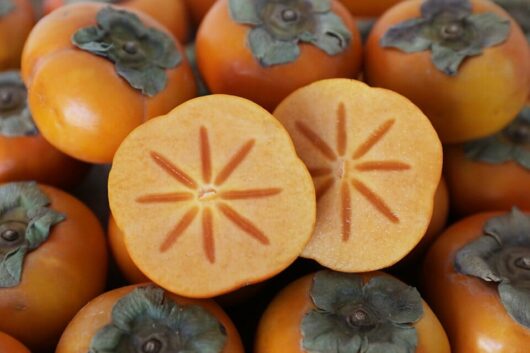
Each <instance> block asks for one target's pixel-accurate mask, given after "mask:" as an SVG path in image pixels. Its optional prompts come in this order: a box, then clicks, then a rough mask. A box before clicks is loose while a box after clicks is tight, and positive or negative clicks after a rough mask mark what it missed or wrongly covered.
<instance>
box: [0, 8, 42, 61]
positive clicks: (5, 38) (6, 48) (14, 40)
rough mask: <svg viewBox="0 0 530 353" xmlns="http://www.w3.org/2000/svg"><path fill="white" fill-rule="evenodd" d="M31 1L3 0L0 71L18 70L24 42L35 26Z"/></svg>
mask: <svg viewBox="0 0 530 353" xmlns="http://www.w3.org/2000/svg"><path fill="white" fill-rule="evenodd" d="M33 16H34V14H33V9H32V7H31V3H30V2H29V0H3V1H2V4H1V6H0V71H6V70H12V69H18V68H19V67H20V56H21V54H22V48H24V42H25V41H26V38H27V37H28V35H29V32H30V31H31V28H32V27H33V25H34V24H35V18H34V17H33Z"/></svg>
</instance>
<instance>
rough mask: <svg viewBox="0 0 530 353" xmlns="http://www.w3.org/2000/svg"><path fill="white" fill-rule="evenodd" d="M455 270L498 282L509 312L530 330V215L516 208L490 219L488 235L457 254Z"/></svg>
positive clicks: (487, 229) (500, 293)
mask: <svg viewBox="0 0 530 353" xmlns="http://www.w3.org/2000/svg"><path fill="white" fill-rule="evenodd" d="M455 269H456V271H457V272H459V273H461V274H464V275H468V276H473V277H477V278H480V279H482V280H483V281H486V282H491V283H498V291H499V297H500V300H501V303H502V304H503V306H504V308H505V309H506V312H507V313H508V314H509V315H510V317H512V319H513V320H515V321H516V322H518V323H519V324H521V325H522V326H524V327H526V328H530V216H528V215H526V214H524V213H523V212H521V211H520V210H518V209H517V208H514V209H513V210H512V211H511V212H510V213H509V214H507V215H504V216H500V217H495V218H492V219H490V220H489V221H488V222H487V223H486V225H485V226H484V234H483V235H482V236H481V237H479V238H477V239H476V240H474V241H472V242H471V243H469V244H467V245H466V246H464V247H463V248H462V249H460V250H459V251H458V252H457V254H456V257H455Z"/></svg>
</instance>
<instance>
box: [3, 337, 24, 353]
mask: <svg viewBox="0 0 530 353" xmlns="http://www.w3.org/2000/svg"><path fill="white" fill-rule="evenodd" d="M0 353H31V352H30V351H29V349H27V348H26V347H24V345H23V344H22V343H20V342H19V341H17V340H16V339H14V338H13V337H11V336H9V335H6V334H5V333H3V332H0Z"/></svg>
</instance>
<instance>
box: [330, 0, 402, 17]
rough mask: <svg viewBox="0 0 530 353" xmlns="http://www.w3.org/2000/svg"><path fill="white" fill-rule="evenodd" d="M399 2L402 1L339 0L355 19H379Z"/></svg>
mask: <svg viewBox="0 0 530 353" xmlns="http://www.w3.org/2000/svg"><path fill="white" fill-rule="evenodd" d="M401 1H403V0H340V2H341V3H342V4H343V5H344V6H345V7H346V8H347V9H348V10H349V11H350V13H351V14H352V15H353V16H356V17H379V16H381V15H382V14H383V13H384V12H385V11H386V10H388V9H389V8H391V7H392V6H394V5H395V4H397V3H398V2H401Z"/></svg>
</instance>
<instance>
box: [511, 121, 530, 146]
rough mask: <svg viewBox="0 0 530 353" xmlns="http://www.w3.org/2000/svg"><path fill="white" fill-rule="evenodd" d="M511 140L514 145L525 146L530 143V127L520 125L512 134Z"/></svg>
mask: <svg viewBox="0 0 530 353" xmlns="http://www.w3.org/2000/svg"><path fill="white" fill-rule="evenodd" d="M510 135H511V139H512V141H513V142H514V143H518V144H524V143H528V142H529V141H530V126H529V125H519V126H517V128H516V129H514V130H513V131H512V132H511V134H510Z"/></svg>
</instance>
